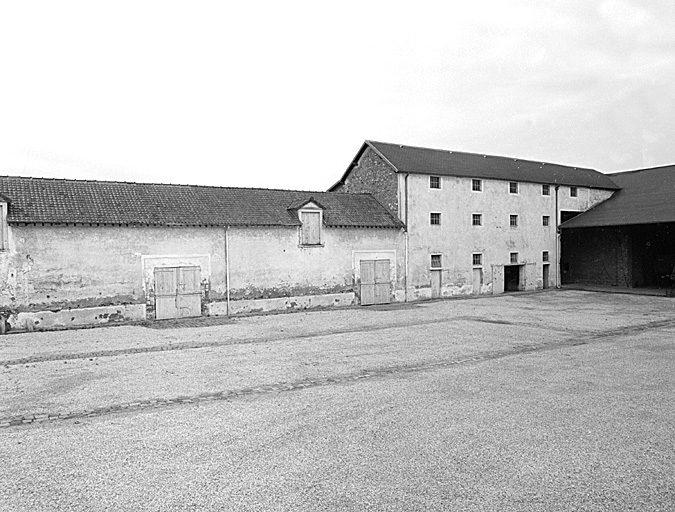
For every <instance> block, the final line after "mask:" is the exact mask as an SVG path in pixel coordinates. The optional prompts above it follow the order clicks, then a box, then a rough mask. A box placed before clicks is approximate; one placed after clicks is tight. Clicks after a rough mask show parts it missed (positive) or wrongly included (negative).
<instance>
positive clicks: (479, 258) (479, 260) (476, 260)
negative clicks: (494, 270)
mask: <svg viewBox="0 0 675 512" xmlns="http://www.w3.org/2000/svg"><path fill="white" fill-rule="evenodd" d="M472 259H473V264H474V265H482V264H483V255H482V254H481V253H476V254H473V255H472Z"/></svg>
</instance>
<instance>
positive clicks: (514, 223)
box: [509, 215, 518, 228]
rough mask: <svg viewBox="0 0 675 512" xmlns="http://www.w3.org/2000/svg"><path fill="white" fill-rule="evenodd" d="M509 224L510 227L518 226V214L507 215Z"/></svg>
mask: <svg viewBox="0 0 675 512" xmlns="http://www.w3.org/2000/svg"><path fill="white" fill-rule="evenodd" d="M509 226H511V227H512V228H517V227H518V215H509Z"/></svg>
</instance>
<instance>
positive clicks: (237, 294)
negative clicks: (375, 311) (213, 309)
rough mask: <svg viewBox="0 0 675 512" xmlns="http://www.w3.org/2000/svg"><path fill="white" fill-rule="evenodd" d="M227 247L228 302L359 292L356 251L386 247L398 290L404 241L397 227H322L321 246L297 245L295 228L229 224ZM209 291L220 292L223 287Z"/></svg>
mask: <svg viewBox="0 0 675 512" xmlns="http://www.w3.org/2000/svg"><path fill="white" fill-rule="evenodd" d="M228 246H229V250H230V260H229V261H230V296H231V299H233V300H237V299H263V298H264V299H269V298H275V297H289V296H304V295H317V294H334V293H346V292H356V293H357V294H358V289H357V287H356V285H357V284H358V283H357V282H356V279H357V278H358V276H357V275H356V267H357V260H355V257H354V253H355V252H365V253H378V252H382V251H389V252H388V254H392V255H393V258H394V261H392V262H391V263H392V267H393V268H392V272H391V275H392V290H394V291H395V290H397V289H398V290H400V291H401V290H402V289H403V275H404V267H403V265H404V259H403V248H404V239H403V233H402V232H401V231H400V230H396V229H341V228H324V232H323V244H322V245H320V246H301V245H300V239H299V232H298V229H297V228H293V229H288V228H240V227H232V228H230V230H229V233H228ZM376 257H377V254H374V255H373V259H375V258H376ZM213 291H214V292H216V293H217V294H218V297H219V298H220V299H222V298H223V297H224V296H225V288H224V287H221V288H216V287H214V288H213ZM401 296H402V293H399V296H397V297H401ZM399 300H401V299H400V298H399Z"/></svg>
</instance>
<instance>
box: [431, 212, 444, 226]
mask: <svg viewBox="0 0 675 512" xmlns="http://www.w3.org/2000/svg"><path fill="white" fill-rule="evenodd" d="M429 221H430V222H431V225H432V226H440V225H441V214H440V213H432V214H431V215H430V216H429Z"/></svg>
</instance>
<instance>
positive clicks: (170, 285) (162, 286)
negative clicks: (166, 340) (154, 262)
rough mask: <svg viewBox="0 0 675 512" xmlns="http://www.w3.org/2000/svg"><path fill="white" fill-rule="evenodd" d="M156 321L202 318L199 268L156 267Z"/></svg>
mask: <svg viewBox="0 0 675 512" xmlns="http://www.w3.org/2000/svg"><path fill="white" fill-rule="evenodd" d="M154 275H155V319H157V320H163V319H167V318H186V317H191V316H201V314H202V292H201V286H200V282H201V269H200V268H199V267H155V272H154Z"/></svg>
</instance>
